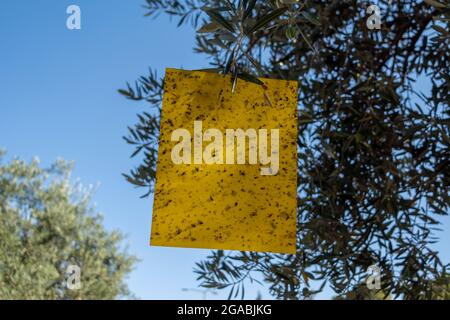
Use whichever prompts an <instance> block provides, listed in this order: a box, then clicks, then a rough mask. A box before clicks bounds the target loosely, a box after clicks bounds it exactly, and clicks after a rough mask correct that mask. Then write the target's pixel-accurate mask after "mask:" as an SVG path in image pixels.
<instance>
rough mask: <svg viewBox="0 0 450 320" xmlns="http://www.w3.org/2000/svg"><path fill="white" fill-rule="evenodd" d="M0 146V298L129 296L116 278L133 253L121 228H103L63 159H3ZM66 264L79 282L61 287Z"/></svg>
mask: <svg viewBox="0 0 450 320" xmlns="http://www.w3.org/2000/svg"><path fill="white" fill-rule="evenodd" d="M3 155H4V154H3V153H0V239H1V241H0V299H114V298H117V297H122V296H127V295H129V292H128V289H127V286H126V285H125V283H124V282H123V280H124V277H125V276H126V275H127V274H128V273H129V272H130V271H131V268H132V266H133V264H134V263H135V261H136V259H135V258H134V257H133V256H130V255H129V254H128V253H126V251H125V250H124V248H123V246H122V235H121V234H120V233H119V232H117V231H113V232H108V231H106V230H105V229H104V228H103V226H102V219H101V216H100V215H98V214H95V213H94V212H93V209H92V208H91V206H90V205H89V203H90V194H89V192H81V191H80V186H79V185H71V184H70V181H69V176H70V169H71V166H70V165H69V164H68V163H66V162H64V161H58V162H56V163H55V164H54V165H53V166H52V167H51V168H49V169H43V168H41V167H40V166H39V162H38V161H37V160H33V161H32V162H31V163H25V162H23V161H21V160H18V159H15V160H12V161H11V162H10V163H4V159H3ZM69 265H77V266H79V267H80V269H81V278H80V280H81V289H80V290H69V289H68V288H67V285H66V280H67V276H68V275H66V271H67V267H68V266H69Z"/></svg>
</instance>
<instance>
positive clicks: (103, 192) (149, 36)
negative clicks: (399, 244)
mask: <svg viewBox="0 0 450 320" xmlns="http://www.w3.org/2000/svg"><path fill="white" fill-rule="evenodd" d="M143 3H144V1H143V0H127V1H123V0H122V1H121V0H108V1H106V0H72V1H65V0H58V1H55V0H40V1H25V2H24V1H13V0H7V1H2V9H1V10H0V38H1V39H2V40H1V41H2V47H1V50H0V61H1V62H0V88H1V95H0V148H5V149H7V151H8V156H9V157H12V156H18V157H20V158H22V159H26V160H30V159H31V158H32V157H33V156H39V158H40V159H41V160H42V162H43V164H50V163H51V162H53V161H54V160H55V159H56V158H58V157H62V158H64V159H67V160H74V161H75V164H76V167H75V171H74V174H73V177H74V178H80V180H81V182H82V183H83V184H85V185H88V184H94V185H95V184H97V183H99V187H98V190H97V192H96V194H95V196H94V200H95V203H96V206H97V208H98V210H99V211H101V212H102V213H103V214H104V217H105V225H106V227H107V228H108V229H120V230H122V231H123V232H124V233H125V234H127V235H128V244H129V250H130V252H131V253H133V254H135V255H137V256H138V257H139V258H140V259H141V262H140V263H139V264H138V265H137V267H136V269H135V270H134V271H133V273H132V274H131V275H130V277H129V279H128V284H129V287H130V289H131V291H132V292H133V293H134V294H135V295H136V296H137V297H140V298H143V299H183V298H186V299H200V298H202V295H201V293H198V292H192V291H188V292H185V291H182V288H195V287H196V286H197V282H196V281H195V275H194V273H193V272H192V269H193V266H194V263H195V262H197V261H199V260H201V259H202V258H204V257H205V256H206V255H207V254H208V253H209V250H199V249H196V250H193V249H179V248H156V247H150V246H149V245H148V241H149V231H150V222H151V210H152V200H151V199H140V198H139V196H140V195H142V192H143V190H139V189H134V188H133V187H132V186H131V185H130V184H128V183H127V182H125V181H124V179H123V177H122V176H121V173H122V172H127V171H128V170H129V169H130V167H131V166H132V165H133V164H134V161H132V160H130V158H129V155H130V153H131V149H130V147H129V146H128V145H126V144H125V142H124V141H123V140H122V138H121V137H122V136H123V135H124V134H126V127H127V126H129V125H132V124H134V123H135V121H136V113H137V112H139V111H140V110H143V109H144V108H145V104H136V103H133V102H131V101H127V100H125V99H124V98H123V97H121V96H120V95H118V94H117V89H118V88H122V87H124V84H125V82H126V81H133V80H134V79H136V78H137V77H138V76H139V75H142V74H145V73H146V71H147V69H148V67H149V66H151V67H152V68H156V70H158V73H159V75H162V74H163V70H164V68H166V67H175V68H186V69H195V68H205V67H208V64H207V62H206V61H205V60H204V59H203V57H202V56H199V55H197V54H194V53H193V50H192V48H193V45H194V30H192V28H190V27H189V26H186V27H182V28H177V27H176V24H175V23H171V22H170V21H169V19H168V18H167V17H165V16H160V17H159V18H158V19H156V20H152V19H149V18H145V17H144V16H143V15H144V10H143V8H142V4H143ZM70 4H77V5H79V6H80V8H81V12H82V29H81V30H72V31H70V30H68V29H67V28H66V18H67V14H66V8H67V6H68V5H70ZM449 226H450V223H449V219H448V218H446V219H445V225H444V229H445V230H446V231H445V232H444V233H442V234H441V235H442V242H441V244H440V245H439V246H438V249H440V250H441V252H442V253H443V257H444V260H446V261H447V262H448V261H449V260H450V259H449V252H448V251H449V250H448V243H450V242H449V240H450V238H449V235H448V230H450V227H449ZM444 243H446V244H447V245H446V247H445V246H444ZM258 290H260V291H261V293H262V294H263V297H264V298H270V297H269V296H268V294H267V292H266V290H264V289H263V288H261V287H259V286H254V287H247V288H246V293H247V294H246V296H247V298H250V299H251V298H254V297H256V295H257V291H258ZM226 296H227V293H226V292H223V293H219V294H218V295H216V296H213V295H210V297H211V298H226Z"/></svg>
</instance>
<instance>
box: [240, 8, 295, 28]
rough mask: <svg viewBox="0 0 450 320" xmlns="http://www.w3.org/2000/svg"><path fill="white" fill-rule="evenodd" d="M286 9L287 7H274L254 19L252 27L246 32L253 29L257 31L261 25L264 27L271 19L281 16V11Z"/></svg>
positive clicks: (283, 11)
mask: <svg viewBox="0 0 450 320" xmlns="http://www.w3.org/2000/svg"><path fill="white" fill-rule="evenodd" d="M287 9H288V8H287V7H283V8H280V9H275V10H273V11H271V12H269V13H268V14H266V15H265V16H263V17H261V18H260V19H259V20H258V21H256V23H255V25H254V26H253V27H251V28H250V29H249V30H248V32H247V33H249V34H251V33H253V32H255V31H258V30H259V29H261V28H262V27H265V26H266V25H267V24H269V23H270V22H271V21H273V20H275V19H276V18H278V17H279V16H281V15H282V14H283V13H285V12H286V10H287Z"/></svg>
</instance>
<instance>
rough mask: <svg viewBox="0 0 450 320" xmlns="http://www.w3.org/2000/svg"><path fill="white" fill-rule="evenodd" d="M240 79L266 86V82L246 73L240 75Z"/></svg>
mask: <svg viewBox="0 0 450 320" xmlns="http://www.w3.org/2000/svg"><path fill="white" fill-rule="evenodd" d="M238 78H239V79H242V80H244V81H248V82H252V83H254V84H257V85H260V86H261V85H263V84H264V82H262V81H261V80H259V79H258V78H257V77H255V76H253V75H251V74H248V73H245V72H241V73H239V74H238Z"/></svg>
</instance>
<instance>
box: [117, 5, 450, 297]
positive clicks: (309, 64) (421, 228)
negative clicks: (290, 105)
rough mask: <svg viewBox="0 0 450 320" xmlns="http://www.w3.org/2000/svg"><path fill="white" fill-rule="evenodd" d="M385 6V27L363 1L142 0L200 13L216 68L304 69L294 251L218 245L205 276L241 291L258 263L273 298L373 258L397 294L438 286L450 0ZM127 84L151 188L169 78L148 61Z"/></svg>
mask: <svg viewBox="0 0 450 320" xmlns="http://www.w3.org/2000/svg"><path fill="white" fill-rule="evenodd" d="M378 4H379V5H380V7H381V12H382V14H383V20H382V27H381V30H369V29H368V28H367V26H366V21H367V18H368V15H367V13H366V6H365V5H364V4H363V3H362V2H361V1H356V0H345V1H342V0H307V1H306V0H304V1H285V0H278V1H244V0H242V1H228V0H216V1H206V0H198V1H193V0H186V1H181V0H147V5H148V6H147V10H148V15H151V16H155V15H157V14H159V13H162V12H163V13H165V14H168V15H170V16H171V17H174V18H178V19H179V20H178V21H179V25H182V24H183V23H185V22H190V23H191V24H192V25H193V26H194V27H195V28H199V26H200V25H202V27H200V28H199V29H200V31H201V32H199V33H198V35H197V44H196V47H195V51H196V52H198V53H200V54H204V55H206V56H207V57H208V58H209V61H210V63H211V67H212V68H213V70H212V71H211V72H214V70H216V71H215V72H217V70H219V71H220V72H223V73H232V74H234V75H236V76H237V75H238V74H248V75H259V76H265V77H270V78H279V79H298V81H299V88H300V90H299V128H300V131H299V137H298V146H299V164H298V181H299V188H298V195H297V197H298V252H297V254H296V255H277V254H264V253H249V252H240V253H239V252H238V253H236V252H230V253H228V254H223V253H221V252H220V251H217V252H213V253H212V254H211V256H210V257H208V258H207V259H206V260H205V261H202V262H201V263H199V264H198V266H197V268H196V272H198V274H199V280H200V281H201V285H203V286H205V287H211V288H226V289H229V290H230V291H231V290H232V291H233V296H234V295H235V293H236V291H238V289H239V291H240V292H242V289H243V288H244V283H245V282H246V281H253V280H254V277H253V276H252V275H257V276H258V277H262V279H263V281H264V282H265V283H266V284H267V285H268V286H269V289H270V292H271V293H272V294H273V295H274V296H275V297H277V298H282V299H299V298H309V297H311V296H312V295H314V293H315V292H314V290H313V289H312V288H313V287H315V286H316V285H315V284H316V283H317V281H321V282H320V284H322V286H323V285H324V284H325V282H327V283H328V284H329V286H330V287H331V288H332V289H333V290H334V291H335V292H336V293H337V294H338V295H339V296H345V295H346V294H347V293H349V292H351V291H352V290H353V288H355V287H356V286H357V285H358V284H360V283H363V282H364V281H363V280H364V279H365V277H366V270H367V268H368V266H370V265H373V264H375V265H377V266H379V267H380V268H381V271H382V281H381V283H382V290H383V292H384V293H386V294H388V295H389V296H390V297H392V298H399V297H400V298H404V299H423V298H432V297H433V289H432V288H433V284H434V283H435V281H436V279H440V278H441V277H442V275H443V274H444V273H445V272H446V266H445V265H443V264H442V263H441V261H440V259H439V257H438V255H437V253H436V252H435V251H434V250H433V249H432V244H433V243H435V242H436V241H437V240H438V239H437V238H436V233H435V231H436V230H437V227H438V224H439V217H440V216H442V215H447V214H448V213H449V206H450V195H449V192H450V188H449V181H450V178H449V176H450V129H449V128H450V109H449V102H450V95H449V93H450V81H449V78H450V76H449V75H450V72H449V70H450V50H449V46H450V44H449V42H450V37H449V31H450V24H449V21H450V3H449V1H448V0H445V1H444V0H433V1H431V0H427V1H425V2H423V1H416V0H398V1H392V3H391V4H389V3H388V1H378ZM205 10H206V12H207V13H209V14H205ZM211 12H214V14H211ZM219 15H220V17H219ZM267 17H270V19H268V18H267ZM230 26H231V27H230ZM419 77H422V78H423V79H427V81H428V82H429V85H430V87H431V90H429V91H427V92H422V91H420V90H418V88H417V84H416V80H417V79H418V78H419ZM247 78H249V77H247ZM144 79H145V80H144ZM122 93H123V94H125V95H126V96H127V97H128V98H130V99H133V100H136V101H142V100H147V101H149V100H152V101H151V102H150V104H151V108H152V111H151V112H149V114H148V116H144V119H143V121H142V119H141V121H140V122H139V124H138V125H137V126H136V127H135V128H134V129H132V130H131V131H130V137H127V139H128V140H129V141H128V142H131V144H136V147H137V148H140V147H142V149H141V150H142V151H143V153H142V152H141V153H140V152H139V151H137V153H135V154H134V155H135V156H136V155H138V154H140V155H143V161H142V163H141V165H140V166H139V167H138V168H137V169H135V170H134V171H132V172H131V174H130V175H129V178H131V179H129V180H130V182H133V183H134V184H136V185H142V186H145V187H146V188H147V190H149V192H151V188H152V184H153V181H154V170H155V163H156V162H155V161H156V147H157V143H156V141H157V135H158V131H157V129H155V126H154V124H155V121H156V122H158V121H159V117H160V106H161V100H160V98H161V93H162V89H161V85H160V82H159V81H158V79H157V77H156V75H155V74H153V73H150V75H149V77H148V79H146V78H142V79H141V80H139V81H138V82H137V83H136V85H135V88H133V89H132V88H130V87H129V88H128V90H125V91H122ZM136 131H138V132H137V133H136ZM133 132H134V134H133ZM135 135H136V137H134V138H133V136H135ZM136 150H137V149H136ZM314 280H315V281H314ZM313 284H314V285H313ZM321 288H322V287H321ZM321 288H319V289H321ZM237 296H239V295H237Z"/></svg>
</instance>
